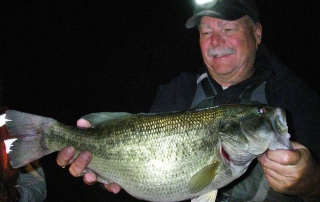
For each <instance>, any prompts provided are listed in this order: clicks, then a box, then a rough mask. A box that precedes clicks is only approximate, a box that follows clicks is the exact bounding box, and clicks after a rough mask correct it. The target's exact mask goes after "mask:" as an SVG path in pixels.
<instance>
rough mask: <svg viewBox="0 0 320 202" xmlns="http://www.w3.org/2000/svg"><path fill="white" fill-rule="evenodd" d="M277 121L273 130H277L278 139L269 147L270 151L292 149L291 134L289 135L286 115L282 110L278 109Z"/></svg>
mask: <svg viewBox="0 0 320 202" xmlns="http://www.w3.org/2000/svg"><path fill="white" fill-rule="evenodd" d="M275 116H276V117H275V121H274V122H273V128H274V129H275V131H276V132H277V133H276V137H275V138H274V141H272V142H271V143H270V145H269V148H268V149H270V150H276V149H291V150H293V147H292V145H291V142H290V140H289V139H290V134H289V133H288V126H287V119H286V113H285V111H284V110H283V109H282V108H276V113H275Z"/></svg>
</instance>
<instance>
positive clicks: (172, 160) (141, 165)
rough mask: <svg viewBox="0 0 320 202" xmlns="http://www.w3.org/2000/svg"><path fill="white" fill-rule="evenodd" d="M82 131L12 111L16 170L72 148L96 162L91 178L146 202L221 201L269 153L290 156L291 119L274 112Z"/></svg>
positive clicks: (134, 121) (102, 120) (108, 124)
mask: <svg viewBox="0 0 320 202" xmlns="http://www.w3.org/2000/svg"><path fill="white" fill-rule="evenodd" d="M82 118H84V119H86V120H88V121H89V122H90V123H91V125H92V127H91V128H87V129H80V128H77V127H76V126H70V125H66V124H63V123H60V122H58V121H57V120H55V119H52V118H48V117H43V116H39V115H34V114H29V113H25V112H20V111H16V110H8V111H6V113H5V114H4V115H3V117H1V118H0V120H2V122H5V124H6V127H7V128H8V131H9V132H10V135H11V136H12V137H13V138H14V139H13V140H11V143H10V145H9V144H8V145H7V146H8V147H10V149H9V153H8V155H9V158H10V162H11V165H12V167H14V168H18V167H21V166H24V165H26V164H28V163H30V162H32V161H34V160H36V159H39V158H41V157H43V156H45V155H48V154H50V153H52V152H55V151H60V150H61V149H62V148H64V147H65V146H68V145H72V146H74V147H75V149H76V151H77V153H79V152H81V151H84V150H87V151H90V152H91V154H92V156H93V158H92V161H91V163H90V164H89V165H88V170H87V171H88V172H94V173H95V174H96V175H97V178H98V181H99V182H102V183H106V184H107V183H117V184H119V185H120V186H121V187H122V188H123V189H124V190H125V191H126V192H128V193H129V194H130V195H132V196H134V197H136V198H139V199H144V200H146V201H158V202H161V201H182V200H187V199H192V200H193V201H208V202H212V201H214V200H215V196H216V194H217V190H218V189H219V188H221V187H224V186H226V185H227V184H229V183H230V182H232V181H233V180H235V179H237V178H238V177H240V176H241V175H242V174H243V173H244V172H245V171H246V170H247V168H248V166H249V165H250V163H251V162H252V161H253V159H255V158H256V157H257V156H260V155H263V154H264V153H265V152H266V151H267V150H268V149H270V150H276V149H292V146H291V143H290V134H289V133H288V126H287V122H286V114H285V111H284V110H283V109H282V108H279V107H271V106H268V105H244V104H234V105H233V104H232V105H231V104H230V105H220V106H216V107H210V108H203V109H195V110H187V111H181V112H168V113H137V114H131V113H127V112H97V113H92V114H89V115H86V116H84V117H82Z"/></svg>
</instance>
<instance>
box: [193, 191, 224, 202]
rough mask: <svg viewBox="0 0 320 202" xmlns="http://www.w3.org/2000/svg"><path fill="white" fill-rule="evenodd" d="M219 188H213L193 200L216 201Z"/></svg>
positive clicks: (194, 201)
mask: <svg viewBox="0 0 320 202" xmlns="http://www.w3.org/2000/svg"><path fill="white" fill-rule="evenodd" d="M217 194H218V190H213V191H211V192H209V193H206V194H204V195H201V196H198V197H197V198H193V199H191V202H214V201H216V198H217Z"/></svg>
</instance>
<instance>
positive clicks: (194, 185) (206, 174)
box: [189, 162, 220, 193]
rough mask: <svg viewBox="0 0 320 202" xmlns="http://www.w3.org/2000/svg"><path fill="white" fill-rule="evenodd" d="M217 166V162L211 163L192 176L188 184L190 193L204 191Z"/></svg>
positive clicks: (214, 174)
mask: <svg viewBox="0 0 320 202" xmlns="http://www.w3.org/2000/svg"><path fill="white" fill-rule="evenodd" d="M219 165H220V163H219V162H215V163H212V164H210V165H208V166H206V167H204V168H203V169H201V170H199V171H198V172H197V173H196V174H195V175H194V176H192V177H191V179H190V182H189V190H190V192H191V193H197V192H199V191H201V190H202V189H204V188H205V187H206V186H207V185H208V184H209V183H210V182H211V181H212V180H213V178H214V177H215V176H216V171H217V170H218V167H219Z"/></svg>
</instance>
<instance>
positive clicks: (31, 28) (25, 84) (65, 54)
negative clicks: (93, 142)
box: [0, 0, 320, 201]
mask: <svg viewBox="0 0 320 202" xmlns="http://www.w3.org/2000/svg"><path fill="white" fill-rule="evenodd" d="M311 2H312V3H311ZM257 4H258V7H259V9H260V14H261V17H260V21H261V23H262V25H263V39H262V41H263V43H264V44H265V45H266V46H267V48H268V49H269V50H270V51H271V52H272V53H273V54H275V55H277V56H278V57H279V58H280V59H281V60H282V61H283V62H284V63H285V64H286V65H287V66H288V67H290V68H291V69H292V70H293V71H294V72H295V73H296V74H297V75H298V76H299V77H300V78H301V79H303V80H304V81H305V82H306V83H307V84H308V85H309V86H310V87H312V88H313V89H315V90H316V91H317V92H320V91H319V90H320V87H319V86H318V80H319V79H318V77H319V73H320V71H319V67H320V62H319V56H320V51H319V44H320V43H319V42H320V39H319V34H320V32H319V31H317V30H319V29H320V25H319V20H318V18H319V17H318V13H319V6H317V5H318V4H316V3H314V1H310V2H309V1H287V0H257ZM191 14H192V4H191V3H190V1H189V0H136V1H133V0H117V1H111V0H103V1H89V0H63V1H62V0H50V1H49V0H46V1H44V0H7V1H1V3H0V23H1V27H0V29H1V30H0V37H1V38H0V45H1V50H0V51H1V52H0V77H2V79H3V85H4V94H3V100H2V105H5V106H8V107H9V108H11V109H16V110H20V111H25V112H29V113H34V114H39V115H43V116H49V117H52V118H55V119H57V120H59V121H61V122H64V123H67V124H72V125H74V124H75V123H76V120H77V119H78V118H79V117H81V116H83V115H85V114H88V113H92V112H99V111H128V112H132V113H137V112H146V111H148V109H149V107H150V106H151V104H152V101H153V99H154V97H155V94H156V90H157V87H158V86H160V85H162V84H165V83H168V82H169V81H170V80H171V79H173V78H174V77H176V76H178V75H179V74H180V73H181V72H184V71H195V70H197V69H198V68H199V67H200V66H201V65H202V59H201V55H200V50H199V45H198V33H197V30H196V29H192V30H188V29H186V28H185V27H184V23H185V21H186V20H187V18H188V17H190V16H191ZM55 155H56V154H52V155H49V156H48V157H45V158H43V160H42V163H43V164H44V168H45V172H46V177H47V186H48V199H47V201H99V198H102V199H103V200H104V199H105V200H106V201H132V200H133V199H131V198H130V197H129V196H127V195H126V194H125V193H124V192H123V191H122V192H121V194H118V195H113V194H109V193H107V192H105V191H103V190H102V189H100V188H99V187H98V185H95V186H87V185H84V184H83V183H82V179H80V178H73V177H70V175H69V173H68V170H67V169H61V168H60V167H58V166H57V165H56V163H55ZM102 199H101V201H103V200H102Z"/></svg>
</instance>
